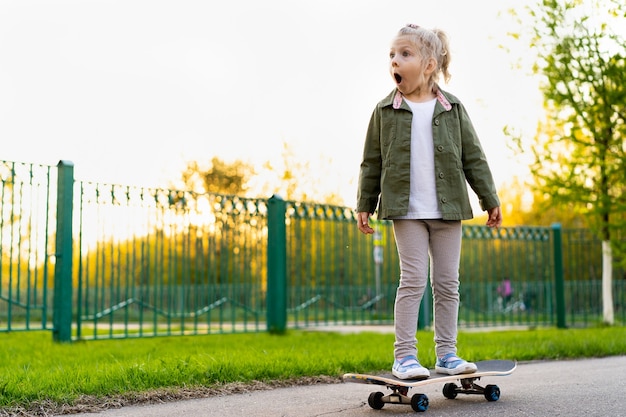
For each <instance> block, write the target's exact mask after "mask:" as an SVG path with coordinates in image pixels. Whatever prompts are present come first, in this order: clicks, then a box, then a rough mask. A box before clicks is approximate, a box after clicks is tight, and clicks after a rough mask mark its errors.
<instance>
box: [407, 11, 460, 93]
mask: <svg viewBox="0 0 626 417" xmlns="http://www.w3.org/2000/svg"><path fill="white" fill-rule="evenodd" d="M401 36H402V37H407V38H409V40H410V41H411V42H412V43H413V44H414V45H415V47H416V48H417V50H418V51H420V54H421V56H422V58H423V59H424V60H428V59H430V58H433V59H434V60H435V61H436V62H437V68H436V69H435V71H433V73H432V74H431V76H430V79H429V80H428V86H429V87H430V88H431V89H432V90H434V88H435V85H436V84H437V81H438V80H439V74H440V73H441V75H443V79H444V81H445V82H448V81H449V80H450V72H449V71H448V67H449V66H450V43H449V41H448V35H446V33H445V32H444V31H443V30H440V29H432V30H431V29H426V28H423V27H420V26H417V25H414V24H411V23H409V24H407V25H406V26H404V27H403V28H402V29H400V30H399V31H398V35H397V36H396V37H398V38H399V37H401Z"/></svg>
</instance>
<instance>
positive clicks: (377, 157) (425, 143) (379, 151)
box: [357, 25, 502, 379]
mask: <svg viewBox="0 0 626 417" xmlns="http://www.w3.org/2000/svg"><path fill="white" fill-rule="evenodd" d="M389 58H390V62H389V71H390V73H391V77H392V79H393V81H394V82H395V84H396V88H395V89H394V90H393V91H392V92H391V94H389V95H388V96H387V97H386V98H384V99H383V100H382V101H381V102H379V103H378V105H377V106H376V108H375V109H374V112H373V114H372V117H371V120H370V124H369V128H368V131H367V136H366V138H365V146H364V151H363V161H362V162H361V168H360V176H359V188H358V201H357V213H358V215H357V221H358V227H359V230H360V231H361V232H363V233H365V234H371V233H374V230H373V229H372V228H371V227H370V226H369V216H370V215H371V214H373V213H374V211H375V210H376V208H377V207H378V217H379V218H381V219H392V220H393V230H394V235H395V240H396V245H397V248H398V254H399V257H400V271H401V274H400V284H399V286H398V289H397V294H396V300H395V311H394V314H395V336H396V338H395V339H396V340H395V344H394V356H395V360H394V363H393V368H392V372H393V374H394V375H395V376H396V377H398V378H401V379H414V378H418V379H419V378H427V377H428V376H430V373H429V371H428V369H426V368H424V367H423V366H421V365H420V363H419V361H418V359H417V348H416V344H417V340H416V338H415V333H416V329H417V318H418V313H419V306H420V302H421V300H422V296H423V294H424V290H425V288H426V283H427V279H428V273H429V261H430V276H431V284H432V289H433V298H434V323H435V352H436V354H437V363H436V367H435V369H436V371H437V372H438V373H446V374H450V375H457V374H462V373H471V372H473V371H475V370H476V365H475V364H473V363H470V362H467V361H465V360H463V359H461V358H460V357H459V356H457V349H456V338H457V319H458V309H459V262H460V255H461V220H465V219H471V218H472V210H471V205H470V202H469V197H468V192H467V185H466V182H467V183H469V184H470V186H471V187H472V189H473V190H474V192H475V193H476V194H477V195H478V197H479V201H480V205H481V208H482V209H483V210H487V212H488V214H489V217H488V219H487V226H489V227H499V226H500V225H501V223H502V214H501V211H500V201H499V199H498V196H497V194H496V187H495V185H494V181H493V178H492V175H491V171H490V169H489V166H488V164H487V161H486V159H485V155H484V153H483V150H482V148H481V145H480V142H479V140H478V137H477V135H476V132H475V131H474V127H473V126H472V122H471V121H470V118H469V116H468V115H467V112H466V110H465V108H464V107H463V105H462V104H461V102H460V101H459V100H458V99H457V98H456V97H455V96H453V95H452V94H449V93H447V92H445V91H443V90H441V89H440V88H439V86H438V84H437V81H438V78H439V74H442V75H443V77H444V80H445V81H448V79H449V78H450V74H449V73H448V65H449V63H450V49H449V46H448V39H447V36H446V34H445V33H444V32H442V31H440V30H429V29H425V28H421V27H418V26H416V25H407V26H406V27H403V28H402V29H400V31H399V33H398V35H397V36H396V37H395V39H394V40H393V42H392V44H391V51H390V54H389Z"/></svg>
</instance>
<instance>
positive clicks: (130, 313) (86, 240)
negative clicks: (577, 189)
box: [0, 161, 626, 341]
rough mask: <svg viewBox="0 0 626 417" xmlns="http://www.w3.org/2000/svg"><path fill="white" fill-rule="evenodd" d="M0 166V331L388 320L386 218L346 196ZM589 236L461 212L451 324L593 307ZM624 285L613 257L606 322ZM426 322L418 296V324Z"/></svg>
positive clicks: (428, 314)
mask: <svg viewBox="0 0 626 417" xmlns="http://www.w3.org/2000/svg"><path fill="white" fill-rule="evenodd" d="M0 178H1V180H2V188H1V190H0V191H1V195H0V196H1V198H2V207H1V210H0V213H1V219H0V222H1V223H0V241H1V243H2V246H1V247H0V255H1V259H2V268H1V269H0V331H10V330H31V329H33V330H35V329H37V330H41V329H45V330H52V331H53V335H54V337H55V339H56V340H62V341H65V340H75V339H102V338H116V337H142V336H160V335H182V334H211V333H230V332H257V331H266V330H270V331H283V330H284V329H286V328H307V327H312V326H332V325H346V324H347V325H362V324H391V323H392V322H393V302H394V297H395V290H396V286H397V282H398V279H399V267H398V258H397V253H396V250H395V244H394V237H393V230H392V227H391V224H390V223H389V222H383V221H374V222H373V224H374V227H375V229H376V231H377V233H376V234H374V235H373V236H363V235H361V234H360V233H359V232H358V230H357V228H356V227H355V223H356V221H355V217H354V216H355V214H354V212H353V211H352V210H351V209H349V208H346V207H339V206H332V205H323V204H312V203H304V202H293V201H284V200H282V199H280V198H279V197H276V196H275V197H272V198H270V199H253V198H243V197H237V196H229V195H217V194H196V193H192V192H188V191H176V190H168V189H155V188H142V187H132V186H125V185H114V184H103V183H93V182H86V181H80V180H76V179H75V178H74V175H73V166H72V164H71V163H68V162H63V161H62V162H60V163H59V165H58V166H57V167H48V166H41V165H35V164H22V163H14V162H6V161H0ZM601 247H602V246H601V242H599V241H598V240H597V239H596V238H594V236H593V235H592V234H591V233H590V232H589V231H587V230H578V229H577V230H561V229H560V227H557V226H554V227H514V228H501V229H499V230H492V229H488V228H486V227H482V226H472V225H464V226H463V246H462V255H461V256H462V258H461V267H460V274H461V287H460V291H461V308H460V312H459V321H460V326H461V327H462V328H469V327H495V326H559V327H563V326H588V325H594V324H596V323H599V322H601V320H602V291H601V288H602V284H601V269H602V266H601V262H602V253H601ZM505 278H506V279H508V280H510V282H511V286H512V290H513V293H512V295H511V297H510V299H505V298H503V297H502V295H501V294H500V293H499V291H498V287H499V286H500V285H501V283H502V281H503V280H504V279H505ZM625 284H626V280H625V279H624V271H623V269H620V268H617V267H616V268H615V270H614V280H613V294H614V305H615V313H616V318H617V320H618V322H620V323H623V322H624V320H625V318H626V312H625V308H624V307H625V306H626V295H625V294H626V288H625V287H626V285H625ZM431 322H432V300H431V299H430V298H429V297H426V298H425V300H424V302H423V303H422V309H421V313H420V323H419V325H420V326H421V327H425V326H429V325H430V324H431Z"/></svg>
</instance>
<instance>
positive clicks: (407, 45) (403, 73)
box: [389, 36, 436, 101]
mask: <svg viewBox="0 0 626 417" xmlns="http://www.w3.org/2000/svg"><path fill="white" fill-rule="evenodd" d="M389 59H390V61H389V72H390V73H391V77H392V78H393V80H394V81H395V83H396V86H397V87H398V90H400V92H401V93H402V95H404V97H406V98H407V99H408V100H411V101H420V99H421V100H423V99H424V98H428V99H430V98H431V96H432V93H431V92H430V91H429V90H428V77H429V75H430V74H431V73H432V71H433V69H434V65H436V63H434V60H426V61H424V60H423V58H422V56H421V55H420V54H419V51H418V49H417V47H416V46H415V44H414V43H413V42H411V40H410V39H409V38H408V37H407V36H400V37H397V38H396V39H395V40H394V41H393V43H392V44H391V50H390V52H389ZM426 95H427V96H428V97H426Z"/></svg>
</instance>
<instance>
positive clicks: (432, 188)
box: [395, 98, 443, 219]
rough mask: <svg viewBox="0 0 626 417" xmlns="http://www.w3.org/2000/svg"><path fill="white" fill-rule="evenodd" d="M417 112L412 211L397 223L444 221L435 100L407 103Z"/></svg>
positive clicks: (413, 124)
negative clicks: (437, 171) (439, 192)
mask: <svg viewBox="0 0 626 417" xmlns="http://www.w3.org/2000/svg"><path fill="white" fill-rule="evenodd" d="M404 100H405V101H406V103H407V104H408V105H409V107H410V108H411V111H412V112H413V121H412V122H411V174H410V175H411V188H410V194H409V210H408V212H407V214H406V216H400V217H395V218H396V219H441V218H442V217H443V215H442V213H441V209H440V208H439V200H438V198H437V188H436V185H435V147H434V145H433V128H432V120H433V113H434V111H435V103H436V102H437V99H436V98H434V99H432V100H430V101H427V102H424V103H413V102H411V101H409V100H407V99H406V98H405V99H404Z"/></svg>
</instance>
